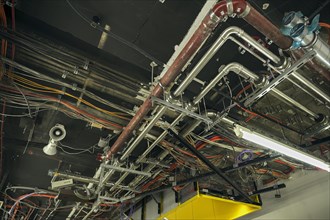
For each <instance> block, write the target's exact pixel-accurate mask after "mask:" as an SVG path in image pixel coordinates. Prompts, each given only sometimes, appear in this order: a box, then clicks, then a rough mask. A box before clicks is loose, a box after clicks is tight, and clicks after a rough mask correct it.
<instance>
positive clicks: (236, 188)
mask: <svg viewBox="0 0 330 220" xmlns="http://www.w3.org/2000/svg"><path fill="white" fill-rule="evenodd" d="M168 132H169V134H170V135H172V136H173V137H174V138H176V139H177V140H178V141H180V143H181V144H182V145H183V146H185V147H186V148H188V149H189V150H190V151H191V152H192V153H194V154H195V155H196V156H197V157H198V158H199V159H200V160H201V161H203V163H205V164H206V165H207V166H208V167H209V168H211V169H212V170H213V171H214V172H215V173H216V174H218V176H220V177H221V178H222V179H224V180H225V181H226V182H227V183H229V184H230V185H231V186H232V187H233V188H234V189H235V190H237V191H238V192H239V193H240V194H241V195H242V196H243V197H244V198H245V199H246V200H247V201H248V202H249V203H254V201H253V200H252V199H251V198H250V197H249V195H248V194H246V193H245V192H244V191H243V190H241V189H240V187H239V186H238V185H237V184H236V183H234V182H233V181H232V180H231V179H230V178H229V177H227V176H226V174H225V173H224V172H223V171H222V170H220V169H219V168H217V167H216V166H214V164H213V163H211V161H209V160H208V159H207V158H206V157H204V155H203V154H201V153H200V152H199V151H198V150H197V149H196V148H195V147H194V146H192V145H191V144H189V143H188V142H187V141H186V140H185V139H184V137H182V136H181V135H178V134H177V133H175V132H174V131H173V130H171V129H168Z"/></svg>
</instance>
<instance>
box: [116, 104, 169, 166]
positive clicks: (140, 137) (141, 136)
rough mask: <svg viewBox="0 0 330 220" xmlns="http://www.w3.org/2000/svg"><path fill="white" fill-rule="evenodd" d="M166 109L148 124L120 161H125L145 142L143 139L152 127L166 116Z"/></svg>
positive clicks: (162, 108) (162, 109)
mask: <svg viewBox="0 0 330 220" xmlns="http://www.w3.org/2000/svg"><path fill="white" fill-rule="evenodd" d="M166 109H167V108H166V107H165V106H162V107H161V108H160V109H159V110H158V112H157V114H156V115H155V116H154V117H153V118H152V120H151V121H150V122H149V123H148V125H147V126H146V127H145V128H144V129H143V131H142V132H141V133H140V134H139V135H138V136H137V137H136V138H135V139H134V141H133V143H131V144H130V146H129V147H128V148H127V149H126V150H125V152H124V154H123V155H122V156H121V157H120V160H122V161H123V160H125V159H126V158H127V157H128V156H129V155H130V153H132V151H133V150H134V149H135V147H136V146H137V145H138V144H139V143H140V142H141V141H142V140H143V138H144V137H145V136H146V134H148V132H149V131H150V130H151V129H152V127H153V126H154V125H155V124H156V122H157V121H158V120H159V119H160V117H162V116H163V115H164V113H165V112H166Z"/></svg>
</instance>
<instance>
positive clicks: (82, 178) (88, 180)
mask: <svg viewBox="0 0 330 220" xmlns="http://www.w3.org/2000/svg"><path fill="white" fill-rule="evenodd" d="M52 175H54V176H60V177H64V178H68V179H74V180H76V181H78V182H82V183H93V184H99V182H100V181H99V180H98V179H94V178H90V177H85V176H77V175H73V174H69V173H61V172H53V173H52ZM113 185H114V184H113V183H106V184H105V186H106V187H111V186H113ZM118 187H120V188H121V189H126V190H129V191H130V189H129V188H128V187H125V186H118ZM133 191H134V190H133Z"/></svg>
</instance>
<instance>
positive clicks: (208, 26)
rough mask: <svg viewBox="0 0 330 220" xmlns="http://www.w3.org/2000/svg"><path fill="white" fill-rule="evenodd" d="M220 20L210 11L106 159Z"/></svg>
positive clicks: (128, 135) (126, 139)
mask: <svg viewBox="0 0 330 220" xmlns="http://www.w3.org/2000/svg"><path fill="white" fill-rule="evenodd" d="M219 22H220V20H219V19H218V18H217V17H216V16H215V15H214V14H213V13H209V14H208V15H207V16H206V17H205V18H204V19H203V21H202V22H201V24H200V25H199V27H198V28H197V30H196V32H195V33H194V34H193V36H192V37H191V38H190V40H189V41H188V43H187V44H186V45H185V47H184V48H183V49H182V51H181V53H180V54H179V55H178V56H177V58H176V59H175V60H174V62H173V64H172V65H171V66H170V68H169V69H168V70H167V71H166V73H165V74H164V76H163V77H162V78H161V79H160V83H159V84H157V86H156V87H155V88H154V90H153V91H152V92H151V94H150V96H149V97H148V98H147V99H146V100H145V101H144V103H143V104H142V105H141V106H140V108H139V110H138V111H137V112H136V114H135V116H134V117H133V118H132V119H131V121H130V122H129V123H128V125H127V126H126V127H125V128H124V130H123V131H122V133H121V134H120V136H119V137H118V138H117V140H116V142H115V143H114V144H113V145H112V147H111V149H110V150H109V151H108V152H107V154H106V159H109V158H110V156H111V155H112V154H115V153H117V152H118V151H120V150H121V149H122V147H123V146H124V145H125V143H126V142H127V141H128V140H129V138H130V137H131V135H132V133H133V131H134V130H135V129H136V128H137V127H138V126H139V124H140V123H141V122H142V120H143V118H144V117H145V116H146V115H147V114H148V112H149V111H150V110H151V108H152V101H151V99H150V97H152V96H155V97H161V96H162V95H163V90H164V89H165V88H167V87H168V86H170V84H171V83H172V82H173V81H174V80H175V78H176V77H177V76H178V75H179V74H180V72H181V69H182V68H183V67H184V66H185V65H186V63H187V62H188V61H189V60H190V59H191V57H192V56H193V55H194V54H195V53H196V52H197V51H198V49H199V48H200V46H201V45H202V44H203V42H204V41H205V40H206V39H207V38H208V37H209V36H210V34H211V32H212V31H213V29H214V28H215V27H216V26H217V25H218V23H219Z"/></svg>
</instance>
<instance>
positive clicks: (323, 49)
mask: <svg viewBox="0 0 330 220" xmlns="http://www.w3.org/2000/svg"><path fill="white" fill-rule="evenodd" d="M301 25H303V24H301ZM297 26H298V25H297ZM293 39H294V40H295V41H299V42H301V46H302V48H306V49H308V50H314V51H315V52H316V56H315V59H316V60H317V61H319V63H320V64H321V65H323V66H324V67H326V68H327V69H330V46H329V45H328V44H327V43H326V42H324V41H323V40H322V39H321V38H320V37H319V36H318V35H317V34H316V33H309V31H308V29H307V27H304V30H303V31H302V33H301V34H300V35H299V36H297V37H293Z"/></svg>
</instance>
